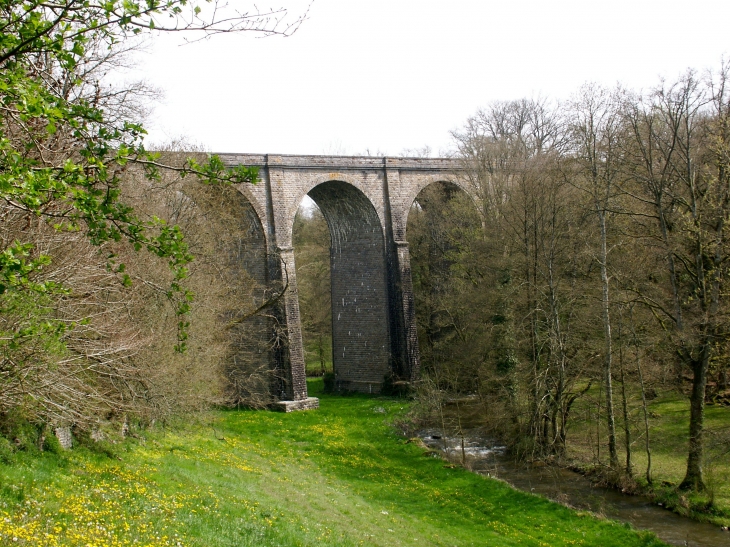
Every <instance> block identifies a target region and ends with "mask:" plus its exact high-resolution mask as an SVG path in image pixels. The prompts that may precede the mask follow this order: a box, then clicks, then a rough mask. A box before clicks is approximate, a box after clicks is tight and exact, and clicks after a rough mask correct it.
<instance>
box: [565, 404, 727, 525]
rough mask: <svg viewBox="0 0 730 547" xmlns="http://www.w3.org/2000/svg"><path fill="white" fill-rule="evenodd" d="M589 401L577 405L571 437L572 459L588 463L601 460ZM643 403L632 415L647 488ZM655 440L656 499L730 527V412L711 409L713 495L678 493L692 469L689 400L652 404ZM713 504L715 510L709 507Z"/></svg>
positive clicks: (708, 475) (707, 468) (708, 457)
mask: <svg viewBox="0 0 730 547" xmlns="http://www.w3.org/2000/svg"><path fill="white" fill-rule="evenodd" d="M614 401H615V402H614V404H616V405H617V406H616V412H617V414H616V433H617V435H618V442H619V448H620V453H619V461H620V462H621V463H622V465H624V462H625V461H626V456H625V454H626V452H625V449H624V436H623V435H624V434H623V421H622V417H621V416H620V414H619V412H620V409H619V407H618V404H619V403H620V402H619V401H617V398H616V397H615V398H614ZM584 404H585V402H583V403H582V404H580V405H578V404H577V405H576V413H575V421H574V422H573V424H572V426H571V428H570V432H569V434H568V455H569V457H571V458H575V459H577V460H579V461H583V462H586V463H590V462H595V461H596V447H595V444H596V442H595V441H596V430H595V422H589V421H588V420H586V419H585V416H586V412H585V410H586V409H585V408H583V406H584ZM639 410H640V409H639V407H638V403H636V402H634V404H633V412H632V422H633V425H632V434H633V436H634V437H633V442H632V460H633V463H634V473H635V476H636V478H637V480H638V481H639V484H640V485H641V486H642V487H647V485H646V481H645V479H644V476H645V471H646V464H647V456H646V451H645V440H644V439H645V438H644V436H643V430H644V429H643V428H644V424H643V415H642V414H640V413H639ZM648 410H649V416H650V418H649V422H650V424H649V425H650V439H651V451H652V478H653V489H648V491H653V494H655V495H656V496H657V501H662V502H664V503H665V504H670V505H671V506H673V507H674V508H675V509H676V510H677V512H679V513H681V514H685V515H690V516H692V517H693V518H697V519H699V520H707V521H710V522H714V523H716V524H719V525H724V526H728V525H730V458H728V454H727V449H728V435H729V434H730V408H728V407H723V406H719V405H708V406H706V407H705V443H706V450H705V461H704V462H703V470H704V475H705V477H704V478H705V484H706V485H707V488H708V490H707V492H705V493H702V494H691V495H688V494H683V493H681V492H676V486H677V485H679V483H680V482H682V479H683V478H684V474H685V472H686V470H687V449H688V445H687V437H688V432H689V400H688V398H687V397H683V396H681V395H678V394H677V393H675V392H666V393H663V394H662V395H661V396H659V397H657V398H656V399H654V400H653V401H651V402H650V403H649V407H648ZM606 438H607V437H606V432H605V427H604V426H603V424H601V442H602V448H601V454H600V456H601V458H600V459H601V462H602V463H603V464H607V459H608V450H607V448H606V444H607V441H606ZM710 501H712V503H711V507H710V509H709V511H708V510H707V505H708V503H709V502H710Z"/></svg>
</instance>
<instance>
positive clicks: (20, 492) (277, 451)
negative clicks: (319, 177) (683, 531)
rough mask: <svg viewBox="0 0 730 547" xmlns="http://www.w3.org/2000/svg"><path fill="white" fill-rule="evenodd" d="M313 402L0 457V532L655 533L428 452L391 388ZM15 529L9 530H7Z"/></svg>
mask: <svg viewBox="0 0 730 547" xmlns="http://www.w3.org/2000/svg"><path fill="white" fill-rule="evenodd" d="M310 387H311V388H312V391H314V392H315V394H316V395H317V396H319V397H321V409H320V410H318V411H313V412H301V413H292V414H280V413H274V412H254V411H227V412H216V413H213V414H212V415H211V417H210V418H209V419H208V420H207V421H205V422H201V421H198V422H197V423H195V424H190V425H189V426H187V427H186V428H185V429H176V430H174V431H156V432H154V431H153V432H149V431H148V432H146V433H145V434H144V439H139V440H137V441H127V442H124V443H121V444H118V445H116V446H115V447H113V451H114V452H115V453H116V456H114V455H112V456H110V455H109V454H107V455H103V454H99V453H95V452H92V451H89V450H88V449H84V448H80V449H74V450H71V451H68V452H65V453H64V454H62V455H61V456H56V455H53V454H48V453H45V454H43V455H35V456H30V455H26V454H22V453H17V454H16V455H15V456H14V457H13V459H14V460H15V461H13V462H11V464H9V465H7V464H0V481H1V485H0V486H1V487H0V544H2V545H49V546H53V545H63V546H66V545H68V546H77V545H78V546H87V545H93V546H101V545H104V546H124V545H145V546H159V545H173V546H174V545H186V546H205V547H215V546H237V547H239V546H257V547H260V546H272V547H273V546H330V545H343V546H356V545H366V546H371V545H378V546H400V545H402V546H409V545H412V546H419V547H422V546H455V545H458V546H462V545H490V546H512V545H514V546H516V545H520V546H523V545H524V546H532V545H534V546H538V545H539V546H546V547H547V546H559V545H600V546H605V547H608V546H612V545H615V546H621V547H625V546H633V545H637V546H638V545H662V544H661V543H660V542H659V541H658V540H656V539H655V538H654V537H653V536H652V535H651V534H648V533H637V532H635V531H633V530H631V529H629V528H628V527H626V526H624V525H620V524H617V523H612V522H607V521H601V520H598V519H596V518H594V517H592V516H591V515H588V514H585V513H576V512H573V511H570V510H568V509H566V508H565V507H562V506H560V505H556V504H553V503H550V502H548V501H546V500H544V499H542V498H538V497H536V496H531V495H527V494H524V493H521V492H517V491H515V490H512V489H511V488H509V487H507V486H506V485H504V484H503V483H501V482H498V481H495V480H491V479H487V478H483V477H480V476H478V475H475V474H472V473H469V472H467V471H465V470H462V469H459V468H453V467H452V466H450V465H448V464H447V463H446V462H444V461H443V460H440V459H438V458H434V457H430V456H427V455H426V454H425V453H424V450H423V449H422V448H419V447H418V446H417V445H416V444H415V443H408V442H406V441H405V440H404V439H402V438H399V437H398V436H397V435H396V433H395V432H394V430H393V428H392V426H391V425H390V423H392V420H393V418H394V417H396V416H397V415H399V413H401V412H402V411H403V406H404V404H405V403H404V402H403V401H400V400H397V399H386V398H369V397H366V396H349V397H348V396H333V395H325V394H322V393H321V392H319V393H316V392H317V391H319V389H321V380H316V381H312V382H311V383H310ZM13 538H17V539H15V540H14V539H13Z"/></svg>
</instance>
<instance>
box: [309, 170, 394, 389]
mask: <svg viewBox="0 0 730 547" xmlns="http://www.w3.org/2000/svg"><path fill="white" fill-rule="evenodd" d="M308 195H309V197H311V198H312V200H314V202H315V203H316V204H317V206H318V207H319V209H320V211H321V212H322V215H323V216H324V218H325V220H326V221H327V225H328V227H329V230H330V272H331V294H332V357H333V366H334V374H335V386H336V388H337V389H339V390H348V391H361V392H372V393H377V392H379V391H380V390H381V388H382V384H383V380H384V378H385V377H386V376H388V375H389V373H390V369H391V366H390V349H391V348H390V336H389V317H388V288H387V283H386V254H385V240H384V235H383V228H382V225H381V223H380V219H379V218H378V215H377V212H376V211H375V208H374V207H373V205H372V203H371V202H370V200H369V199H368V198H367V196H365V194H363V193H362V192H361V191H360V190H358V189H357V188H355V187H354V186H352V185H350V184H348V183H346V182H342V181H328V182H324V183H322V184H320V185H318V186H315V187H314V188H313V189H312V190H310V191H309V194H308Z"/></svg>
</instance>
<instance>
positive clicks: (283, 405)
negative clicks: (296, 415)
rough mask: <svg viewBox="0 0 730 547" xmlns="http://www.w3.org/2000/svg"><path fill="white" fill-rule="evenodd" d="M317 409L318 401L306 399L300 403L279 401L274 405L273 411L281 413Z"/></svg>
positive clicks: (313, 398)
mask: <svg viewBox="0 0 730 547" xmlns="http://www.w3.org/2000/svg"><path fill="white" fill-rule="evenodd" d="M317 408H319V399H317V398H316V397H307V398H306V399H302V400H301V401H279V402H278V403H274V410H280V411H281V412H295V411H297V410H315V409H317Z"/></svg>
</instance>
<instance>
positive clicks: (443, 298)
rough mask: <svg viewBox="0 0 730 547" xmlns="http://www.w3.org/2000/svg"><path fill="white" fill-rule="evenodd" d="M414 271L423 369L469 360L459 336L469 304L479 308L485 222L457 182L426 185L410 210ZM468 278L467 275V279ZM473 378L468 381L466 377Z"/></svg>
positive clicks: (464, 345) (410, 235)
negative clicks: (476, 290)
mask: <svg viewBox="0 0 730 547" xmlns="http://www.w3.org/2000/svg"><path fill="white" fill-rule="evenodd" d="M406 234H407V237H408V243H409V248H410V251H411V275H412V281H413V295H414V305H415V316H416V324H417V329H418V340H419V347H420V351H421V358H422V366H423V367H424V370H433V369H434V368H439V367H441V366H442V365H444V364H445V363H448V362H451V361H454V360H456V361H459V360H464V359H466V358H469V359H471V356H467V353H468V352H466V351H462V350H463V348H464V347H466V346H468V344H466V342H465V341H464V340H462V339H461V336H462V335H463V333H464V332H465V330H464V328H463V325H461V324H460V322H461V321H463V320H464V318H465V314H464V313H463V312H464V308H465V306H466V307H467V308H468V307H469V306H472V307H473V306H476V305H478V304H477V303H476V301H477V300H476V299H475V298H474V295H473V294H472V295H471V298H470V297H469V295H470V292H469V291H470V290H473V286H472V285H473V282H474V279H472V280H470V279H469V276H470V275H473V272H471V271H469V265H470V264H471V262H472V261H471V258H472V257H473V256H474V253H478V252H479V250H478V248H477V247H478V245H480V244H481V243H480V242H481V241H482V235H483V232H482V222H481V216H480V213H479V210H478V209H477V207H476V205H475V203H474V201H473V200H472V198H471V196H469V195H468V194H467V193H466V192H465V191H464V190H463V189H462V188H460V187H459V186H457V185H456V184H453V183H449V182H436V183H432V184H429V185H427V186H426V187H424V188H423V189H422V190H421V192H420V193H419V194H418V196H417V197H416V199H415V200H414V202H413V205H412V206H411V209H410V211H409V214H408V222H407V228H406ZM464 276H466V277H464ZM462 380H464V381H467V382H468V381H469V380H468V379H462Z"/></svg>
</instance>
